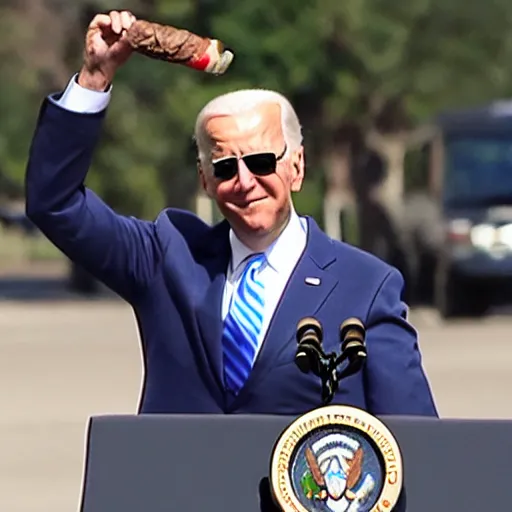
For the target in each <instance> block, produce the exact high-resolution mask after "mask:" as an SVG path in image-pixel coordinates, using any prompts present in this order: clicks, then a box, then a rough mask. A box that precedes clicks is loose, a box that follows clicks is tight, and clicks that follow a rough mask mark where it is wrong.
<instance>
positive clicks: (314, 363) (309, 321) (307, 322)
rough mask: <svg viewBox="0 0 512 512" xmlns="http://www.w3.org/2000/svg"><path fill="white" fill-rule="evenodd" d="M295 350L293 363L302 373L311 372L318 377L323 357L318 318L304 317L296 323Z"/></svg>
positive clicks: (320, 328)
mask: <svg viewBox="0 0 512 512" xmlns="http://www.w3.org/2000/svg"><path fill="white" fill-rule="evenodd" d="M296 338H297V343H298V347H297V352H296V354H295V364H296V365H297V366H298V368H299V370H300V371H301V372H302V373H309V372H310V371H311V372H313V373H314V374H315V375H316V376H318V377H320V375H321V373H322V366H321V360H322V357H323V351H322V340H323V329H322V325H321V324H320V322H319V321H318V320H316V319H315V318H313V317H306V318H303V319H302V320H300V321H299V323H298V324H297V333H296Z"/></svg>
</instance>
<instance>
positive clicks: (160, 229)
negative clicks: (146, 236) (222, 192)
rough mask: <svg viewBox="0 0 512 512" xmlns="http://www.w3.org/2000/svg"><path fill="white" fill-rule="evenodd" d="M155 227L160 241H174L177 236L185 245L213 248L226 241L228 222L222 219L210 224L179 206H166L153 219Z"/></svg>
mask: <svg viewBox="0 0 512 512" xmlns="http://www.w3.org/2000/svg"><path fill="white" fill-rule="evenodd" d="M154 223H155V228H156V232H157V235H158V237H159V238H160V240H161V242H163V243H165V244H166V245H167V243H169V242H171V240H172V239H173V237H174V240H172V241H173V242H176V240H175V239H176V236H178V237H179V238H180V239H181V240H182V241H183V242H185V243H186V245H187V246H188V247H189V248H190V249H191V250H192V251H194V250H195V249H200V250H206V249H208V248H210V249H212V250H213V249H214V248H216V247H217V246H218V244H219V243H221V244H222V243H223V242H224V241H225V242H226V243H229V242H228V233H229V224H227V222H226V221H222V222H220V223H218V224H215V225H213V226H212V225H210V224H208V223H206V222H205V221H203V220H202V219H201V218H200V217H198V216H197V215H196V214H194V213H192V212H190V211H187V210H181V209H179V208H166V209H165V210H162V211H161V212H160V214H159V215H158V217H157V218H156V220H155V222H154Z"/></svg>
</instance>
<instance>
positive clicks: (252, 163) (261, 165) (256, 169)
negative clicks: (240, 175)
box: [243, 153, 277, 176]
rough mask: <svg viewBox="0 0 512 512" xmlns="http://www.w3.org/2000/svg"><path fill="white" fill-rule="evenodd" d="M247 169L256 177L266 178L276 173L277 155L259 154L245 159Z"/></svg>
mask: <svg viewBox="0 0 512 512" xmlns="http://www.w3.org/2000/svg"><path fill="white" fill-rule="evenodd" d="M243 160H244V162H245V165H246V166H247V168H248V169H249V170H250V171H251V172H252V173H253V174H255V175H256V176H266V175H268V174H272V173H273V172H275V171H276V163H277V159H276V155H274V153H259V154H257V155H247V156H244V157H243Z"/></svg>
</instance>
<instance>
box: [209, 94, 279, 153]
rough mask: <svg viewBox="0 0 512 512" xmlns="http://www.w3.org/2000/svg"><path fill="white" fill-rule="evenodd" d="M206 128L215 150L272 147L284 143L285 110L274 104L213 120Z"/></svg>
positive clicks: (212, 118)
mask: <svg viewBox="0 0 512 512" xmlns="http://www.w3.org/2000/svg"><path fill="white" fill-rule="evenodd" d="M204 127H205V131H206V133H207V135H208V137H209V139H210V141H211V142H212V145H213V148H214V151H215V150H216V151H221V150H222V149H228V148H233V147H234V146H237V147H238V146H239V147H241V148H242V149H243V146H251V147H252V146H254V147H256V146H261V145H267V146H268V145H272V144H276V143H280V142H282V141H283V140H284V137H283V131H282V126H281V107H280V105H278V104H274V103H269V104H263V105H260V106H258V107H256V108H253V109H250V110H247V111H246V112H241V113H239V114H233V115H229V116H215V117H211V118H210V119H208V120H207V121H206V123H205V125H204Z"/></svg>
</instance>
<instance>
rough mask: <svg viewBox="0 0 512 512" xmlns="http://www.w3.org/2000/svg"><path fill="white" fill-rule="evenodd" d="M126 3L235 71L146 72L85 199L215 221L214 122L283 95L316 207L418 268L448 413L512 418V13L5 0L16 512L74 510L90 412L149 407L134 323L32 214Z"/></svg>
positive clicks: (112, 117) (400, 6)
mask: <svg viewBox="0 0 512 512" xmlns="http://www.w3.org/2000/svg"><path fill="white" fill-rule="evenodd" d="M111 9H117V10H122V9H126V10H131V11H132V12H134V14H136V16H138V17H140V18H145V19H149V20H151V21H157V22H160V23H167V24H171V25H174V26H177V27H182V28H187V29H189V30H192V31H196V32H197V33H200V34H202V35H209V36H212V37H215V38H218V39H220V40H222V41H224V42H225V43H226V45H227V46H229V47H231V48H233V50H234V51H235V54H236V58H235V61H234V63H233V65H232V67H231V68H230V69H229V71H228V72H227V73H226V75H224V76H222V77H212V76H210V75H206V74H204V73H199V72H197V71H193V70H190V69H188V68H185V67H183V66H171V65H166V64H164V63H161V62H155V61H152V60H150V59H147V58H145V57H141V56H138V55H136V56H134V57H133V59H132V60H131V61H130V62H129V63H128V65H127V66H125V68H123V69H122V70H121V71H120V72H119V74H118V76H117V78H116V81H115V83H114V90H113V97H112V101H111V104H110V107H109V114H108V117H107V120H106V123H105V127H104V132H103V138H102V141H101V144H100V146H99V147H98V149H97V152H96V156H95V160H94V164H93V168H92V170H91V172H90V174H89V176H88V182H87V184H88V185H89V186H90V187H91V188H93V189H94V190H95V191H96V192H97V193H99V195H100V196H101V197H103V198H104V199H105V201H107V202H108V203H109V204H110V205H111V206H112V207H113V208H115V209H116V210H117V211H118V212H120V213H124V214H130V215H135V216H138V217H142V218H146V219H153V218H154V217H155V216H156V215H157V214H158V212H159V211H160V210H161V209H162V208H164V207H165V206H167V205H172V206H175V207H181V208H186V209H189V210H193V211H196V212H197V213H198V214H199V215H200V216H201V217H203V218H204V219H205V220H207V221H208V222H216V221H217V220H219V218H220V217H219V213H218V211H217V210H216V208H215V206H214V205H212V204H211V203H210V201H209V200H208V199H207V198H206V197H204V196H203V195H202V194H201V191H200V190H199V188H198V182H197V177H196V171H195V154H194V149H195V148H194V145H193V141H192V131H193V126H194V122H195V116H196V115H197V113H198V112H199V110H200V109H201V107H202V106H203V105H204V104H205V103H206V102H207V101H208V100H209V99H211V98H213V97H214V96H216V95H217V94H220V93H223V92H227V91H230V90H233V89H237V88H241V87H263V88H272V89H276V90H278V91H280V92H282V93H284V94H285V95H286V96H288V98H289V99H290V100H291V101H292V103H293V104H294V106H295V107H296V110H297V112H298V114H299V117H300V119H301V122H302V124H303V129H304V137H305V147H306V162H307V177H306V183H305V185H304V188H303V191H302V192H301V193H299V194H297V195H296V196H295V201H296V206H297V210H298V211H299V212H300V213H302V214H308V215H312V216H313V217H314V218H315V219H316V220H317V222H318V223H319V224H320V225H321V226H322V227H323V228H324V229H325V231H326V232H327V233H328V234H329V235H331V236H332V237H334V238H337V239H341V240H344V241H346V242H348V243H351V244H353V245H356V246H359V247H361V248H363V249H365V250H367V251H370V252H372V253H373V254H376V255H377V256H379V257H380V258H382V259H384V260H385V261H387V262H389V263H391V264H393V265H395V266H396V267H398V268H399V269H400V270H401V272H402V273H403V275H404V277H405V280H406V289H405V290H404V299H405V300H407V302H408V303H409V304H410V306H411V314H410V318H411V321H412V322H413V323H414V324H415V326H416V327H417V329H418V331H419V339H420V347H421V349H422V351H423V355H424V364H425V368H426V370H427V373H428V375H429V378H430V380H431V383H432V388H433V391H434V394H435V396H436V400H437V402H438V406H439V410H440V413H441V415H442V416H444V417H467V418H472V417H473V418H476V417H490V418H510V417H512V400H510V393H509V390H510V389H511V388H512V371H511V369H512V348H511V344H510V327H511V326H512V322H511V321H510V312H511V311H512V310H511V309H510V306H511V303H512V293H511V284H512V279H511V278H512V130H511V128H512V100H511V99H509V98H512V64H511V62H512V30H511V26H512V3H511V2H510V1H508V0H489V2H485V3H484V2H466V1H462V0H450V1H444V0H410V1H409V2H403V1H402V0H344V1H342V2H340V1H338V0H300V1H296V0H280V1H279V2H276V1H273V0H258V1H255V0H236V1H235V0H223V1H222V2H221V1H214V0H195V1H194V0H146V1H143V0H138V1H137V0H133V1H131V0H119V1H117V2H113V1H107V0H103V1H100V0H97V1H93V0H89V1H85V0H73V1H72V2H71V1H69V0H0V408H1V409H0V410H1V414H0V510H2V511H4V510H5V511H6V512H16V511H23V512H24V511H29V510H34V511H48V512H60V511H69V510H76V508H77V504H78V497H79V493H80V480H81V475H82V467H83V450H84V441H85V439H84V435H85V429H86V424H87V419H88V417H89V416H90V415H93V414H104V413H122V412H128V413H132V412H134V411H135V410H136V407H137V402H138V395H139V391H140V381H141V356H140V350H139V345H138V338H137V332H136V325H135V322H134V319H133V316H132V313H131V311H130V310H129V308H128V307H127V306H126V305H125V304H123V303H122V302H120V301H119V300H118V299H117V298H116V297H115V296H113V295H112V294H111V293H109V291H108V290H105V289H104V288H103V287H102V286H101V285H100V284H99V283H97V282H96V281H95V280H94V279H92V278H91V276H89V275H87V274H86V273H85V272H84V271H83V270H82V269H81V268H79V267H76V266H74V265H73V264H71V262H69V261H68V260H67V259H66V258H65V257H64V256H63V255H62V254H61V253H60V252H59V251H58V250H57V249H56V248H54V247H53V246H52V245H51V244H50V243H49V242H47V241H46V240H45V239H44V238H43V237H42V236H41V235H40V233H39V232H38V231H37V230H36V229H35V228H34V227H33V226H32V225H31V223H30V222H29V221H28V220H27V219H26V218H25V215H24V188H23V178H24V172H25V165H26V162H27V155H28V151H29V147H30V140H31V137H32V134H33V130H34V127H35V124H36V120H37V115H38V109H39V106H40V104H41V102H42V100H43V98H44V96H45V95H47V94H49V93H52V92H55V91H58V90H62V89H63V88H64V87H65V86H66V84H67V82H68V80H69V79H70V77H71V76H72V75H73V74H74V73H75V72H77V71H78V69H79V68H80V65H81V54H82V46H83V38H84V34H85V30H86V27H87V25H88V23H89V22H90V20H91V19H92V17H93V16H94V15H95V14H96V13H98V12H108V11H109V10H111ZM491 347H492V348H491Z"/></svg>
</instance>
